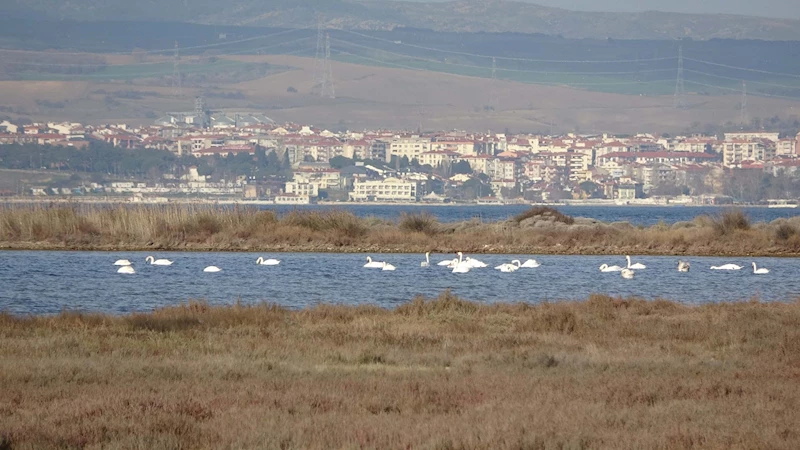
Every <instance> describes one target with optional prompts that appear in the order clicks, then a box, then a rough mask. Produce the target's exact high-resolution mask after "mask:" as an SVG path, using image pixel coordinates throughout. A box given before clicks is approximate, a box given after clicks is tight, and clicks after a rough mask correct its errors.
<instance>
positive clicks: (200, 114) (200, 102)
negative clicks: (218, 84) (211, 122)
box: [194, 96, 208, 128]
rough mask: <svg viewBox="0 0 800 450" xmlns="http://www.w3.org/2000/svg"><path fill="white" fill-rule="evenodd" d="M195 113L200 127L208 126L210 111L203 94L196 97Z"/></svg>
mask: <svg viewBox="0 0 800 450" xmlns="http://www.w3.org/2000/svg"><path fill="white" fill-rule="evenodd" d="M194 115H195V117H197V125H199V126H200V128H208V111H207V109H206V101H205V99H204V98H203V96H199V97H195V99H194Z"/></svg>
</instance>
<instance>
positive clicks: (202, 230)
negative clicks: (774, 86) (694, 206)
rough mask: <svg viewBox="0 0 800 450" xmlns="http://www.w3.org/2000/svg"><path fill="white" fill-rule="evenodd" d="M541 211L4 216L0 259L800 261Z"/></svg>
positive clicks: (684, 234)
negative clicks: (14, 254)
mask: <svg viewBox="0 0 800 450" xmlns="http://www.w3.org/2000/svg"><path fill="white" fill-rule="evenodd" d="M591 222H592V221H591V220H588V221H587V220H575V219H573V218H571V217H568V216H564V215H561V214H560V213H558V212H557V211H555V210H553V209H551V208H546V207H537V208H532V209H531V210H529V211H527V212H525V213H523V214H521V215H520V216H518V217H516V218H513V219H510V220H507V221H501V222H485V223H484V222H481V221H479V220H476V219H474V220H471V221H468V222H457V223H439V222H438V221H437V220H436V218H435V217H434V216H432V215H429V214H425V213H422V214H406V215H403V216H402V217H401V218H400V219H399V220H398V221H386V220H381V219H376V218H359V217H357V216H355V215H354V214H352V213H350V212H348V211H343V210H336V209H331V210H324V211H299V210H298V211H293V212H290V213H288V214H285V215H282V216H280V217H279V216H277V215H276V214H275V212H274V211H270V210H263V211H262V210H258V209H257V208H239V207H231V208H215V207H212V206H195V205H169V206H154V207H147V206H107V207H103V206H91V205H85V206H54V207H48V206H46V205H41V206H13V205H12V206H4V207H0V249H54V250H59V249H64V250H66V249H70V250H130V251H136V250H156V249H158V250H187V251H273V252H274V251H314V252H417V253H424V252H426V251H431V252H440V253H449V252H456V251H464V252H470V253H526V254H581V255H592V254H594V255H620V254H636V255H696V256H703V255H708V256H719V255H729V256H798V255H800V219H797V218H795V219H790V220H787V219H781V220H777V221H775V222H772V223H769V224H766V223H757V224H751V223H750V221H749V219H748V218H747V217H746V216H745V215H744V214H743V213H741V212H740V211H738V210H731V211H726V212H723V213H722V214H720V216H719V217H708V216H700V217H697V218H696V219H695V220H694V221H692V222H680V223H677V224H674V225H671V226H670V225H662V224H659V225H654V226H651V227H633V226H631V225H630V224H627V223H617V224H604V223H591Z"/></svg>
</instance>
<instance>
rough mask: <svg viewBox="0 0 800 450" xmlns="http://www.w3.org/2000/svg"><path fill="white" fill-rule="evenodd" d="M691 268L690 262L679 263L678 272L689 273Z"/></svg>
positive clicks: (681, 261)
mask: <svg viewBox="0 0 800 450" xmlns="http://www.w3.org/2000/svg"><path fill="white" fill-rule="evenodd" d="M690 267H691V266H690V265H689V261H683V260H680V261H678V272H688V271H689V268H690Z"/></svg>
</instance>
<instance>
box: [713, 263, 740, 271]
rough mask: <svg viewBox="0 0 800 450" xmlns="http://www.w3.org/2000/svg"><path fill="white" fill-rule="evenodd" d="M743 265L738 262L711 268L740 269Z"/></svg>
mask: <svg viewBox="0 0 800 450" xmlns="http://www.w3.org/2000/svg"><path fill="white" fill-rule="evenodd" d="M741 268H742V266H737V265H736V264H723V265H721V266H711V270H739V269H741Z"/></svg>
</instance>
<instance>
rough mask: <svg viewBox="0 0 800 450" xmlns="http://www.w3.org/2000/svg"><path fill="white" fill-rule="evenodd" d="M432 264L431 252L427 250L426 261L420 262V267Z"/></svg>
mask: <svg viewBox="0 0 800 450" xmlns="http://www.w3.org/2000/svg"><path fill="white" fill-rule="evenodd" d="M430 265H431V252H425V261H422V262H421V263H419V266H420V267H430Z"/></svg>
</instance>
